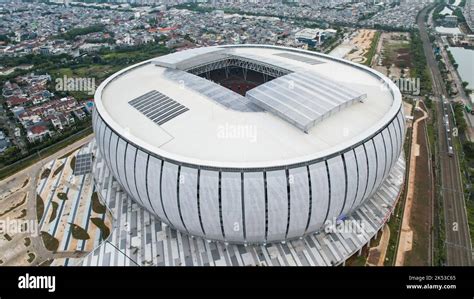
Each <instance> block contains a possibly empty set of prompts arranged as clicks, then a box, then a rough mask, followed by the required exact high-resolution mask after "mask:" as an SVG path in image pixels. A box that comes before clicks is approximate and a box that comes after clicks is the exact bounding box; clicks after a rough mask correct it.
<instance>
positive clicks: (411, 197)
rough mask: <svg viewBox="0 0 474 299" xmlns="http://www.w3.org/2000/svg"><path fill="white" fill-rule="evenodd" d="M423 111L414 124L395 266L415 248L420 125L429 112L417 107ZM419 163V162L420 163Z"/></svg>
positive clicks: (421, 128)
mask: <svg viewBox="0 0 474 299" xmlns="http://www.w3.org/2000/svg"><path fill="white" fill-rule="evenodd" d="M415 109H417V110H418V111H419V112H421V113H422V116H421V117H418V118H417V119H416V120H415V122H414V124H413V133H412V134H413V135H412V136H413V139H412V140H413V142H412V148H411V156H410V167H409V169H408V184H407V193H406V194H407V198H406V201H405V208H404V211H403V221H402V227H401V232H400V240H399V244H398V249H397V256H396V261H395V266H403V265H404V264H405V255H406V254H407V252H409V251H411V250H412V248H413V242H414V239H413V227H412V226H413V224H412V221H411V220H412V211H413V210H412V208H413V206H414V201H415V195H416V193H415V192H416V185H415V178H416V172H417V171H418V168H417V160H418V159H419V155H420V144H419V140H420V139H419V138H418V135H421V136H423V134H424V131H423V127H421V126H420V122H422V121H424V120H425V119H426V118H427V117H428V114H427V113H426V112H425V111H424V110H422V109H421V108H419V107H417V108H415ZM418 165H419V164H418Z"/></svg>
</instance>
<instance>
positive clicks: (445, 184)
mask: <svg viewBox="0 0 474 299" xmlns="http://www.w3.org/2000/svg"><path fill="white" fill-rule="evenodd" d="M429 8H430V7H425V8H424V9H423V10H422V12H421V13H420V14H419V15H418V19H417V23H418V27H419V29H420V37H421V40H422V42H423V49H424V52H425V56H426V60H427V63H428V67H429V70H430V73H431V79H432V84H433V86H432V88H433V94H434V96H435V98H436V99H437V100H436V101H435V102H434V103H435V105H436V112H437V120H438V121H437V128H436V129H437V132H438V142H439V143H438V151H437V152H438V156H437V157H436V159H437V160H438V165H439V166H440V176H441V186H440V187H439V188H441V190H440V191H441V196H442V201H443V206H444V209H443V211H444V221H445V234H446V236H445V238H446V240H445V249H446V261H445V263H446V265H448V266H470V265H472V250H471V240H470V235H469V227H468V222H467V214H466V206H465V202H464V194H463V186H462V179H461V173H460V171H459V169H460V168H459V160H458V157H457V155H456V152H454V155H453V156H452V157H450V156H449V155H448V138H451V140H452V138H453V136H452V132H453V131H452V130H450V132H449V133H447V132H446V127H445V123H444V121H443V119H444V115H445V114H448V116H449V119H453V117H454V116H453V115H452V112H451V109H449V105H445V104H444V103H443V100H442V98H443V96H445V97H446V98H448V95H447V93H446V88H445V84H444V82H443V80H442V77H441V74H440V71H439V68H438V64H437V61H436V59H435V57H434V54H433V49H432V46H431V43H430V40H429V37H428V33H427V28H426V24H425V21H424V20H425V16H426V14H427V12H428V10H429ZM445 108H446V109H445ZM451 127H452V122H451Z"/></svg>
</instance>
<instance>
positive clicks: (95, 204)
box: [92, 192, 106, 214]
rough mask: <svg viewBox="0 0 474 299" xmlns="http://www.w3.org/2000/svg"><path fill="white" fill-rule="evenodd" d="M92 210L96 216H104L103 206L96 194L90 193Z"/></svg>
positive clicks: (104, 209)
mask: <svg viewBox="0 0 474 299" xmlns="http://www.w3.org/2000/svg"><path fill="white" fill-rule="evenodd" d="M92 210H93V211H94V212H96V213H97V214H104V213H105V211H106V208H105V206H104V205H103V204H102V203H101V202H100V200H99V195H97V192H94V193H92Z"/></svg>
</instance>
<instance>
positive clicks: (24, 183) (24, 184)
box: [21, 179, 30, 188]
mask: <svg viewBox="0 0 474 299" xmlns="http://www.w3.org/2000/svg"><path fill="white" fill-rule="evenodd" d="M29 182H30V179H26V180H25V181H24V182H23V185H22V186H21V188H25V187H26V185H28V183H29Z"/></svg>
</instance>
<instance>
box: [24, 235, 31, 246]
mask: <svg viewBox="0 0 474 299" xmlns="http://www.w3.org/2000/svg"><path fill="white" fill-rule="evenodd" d="M30 244H31V239H30V238H28V237H26V238H25V246H26V247H28V246H30Z"/></svg>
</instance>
